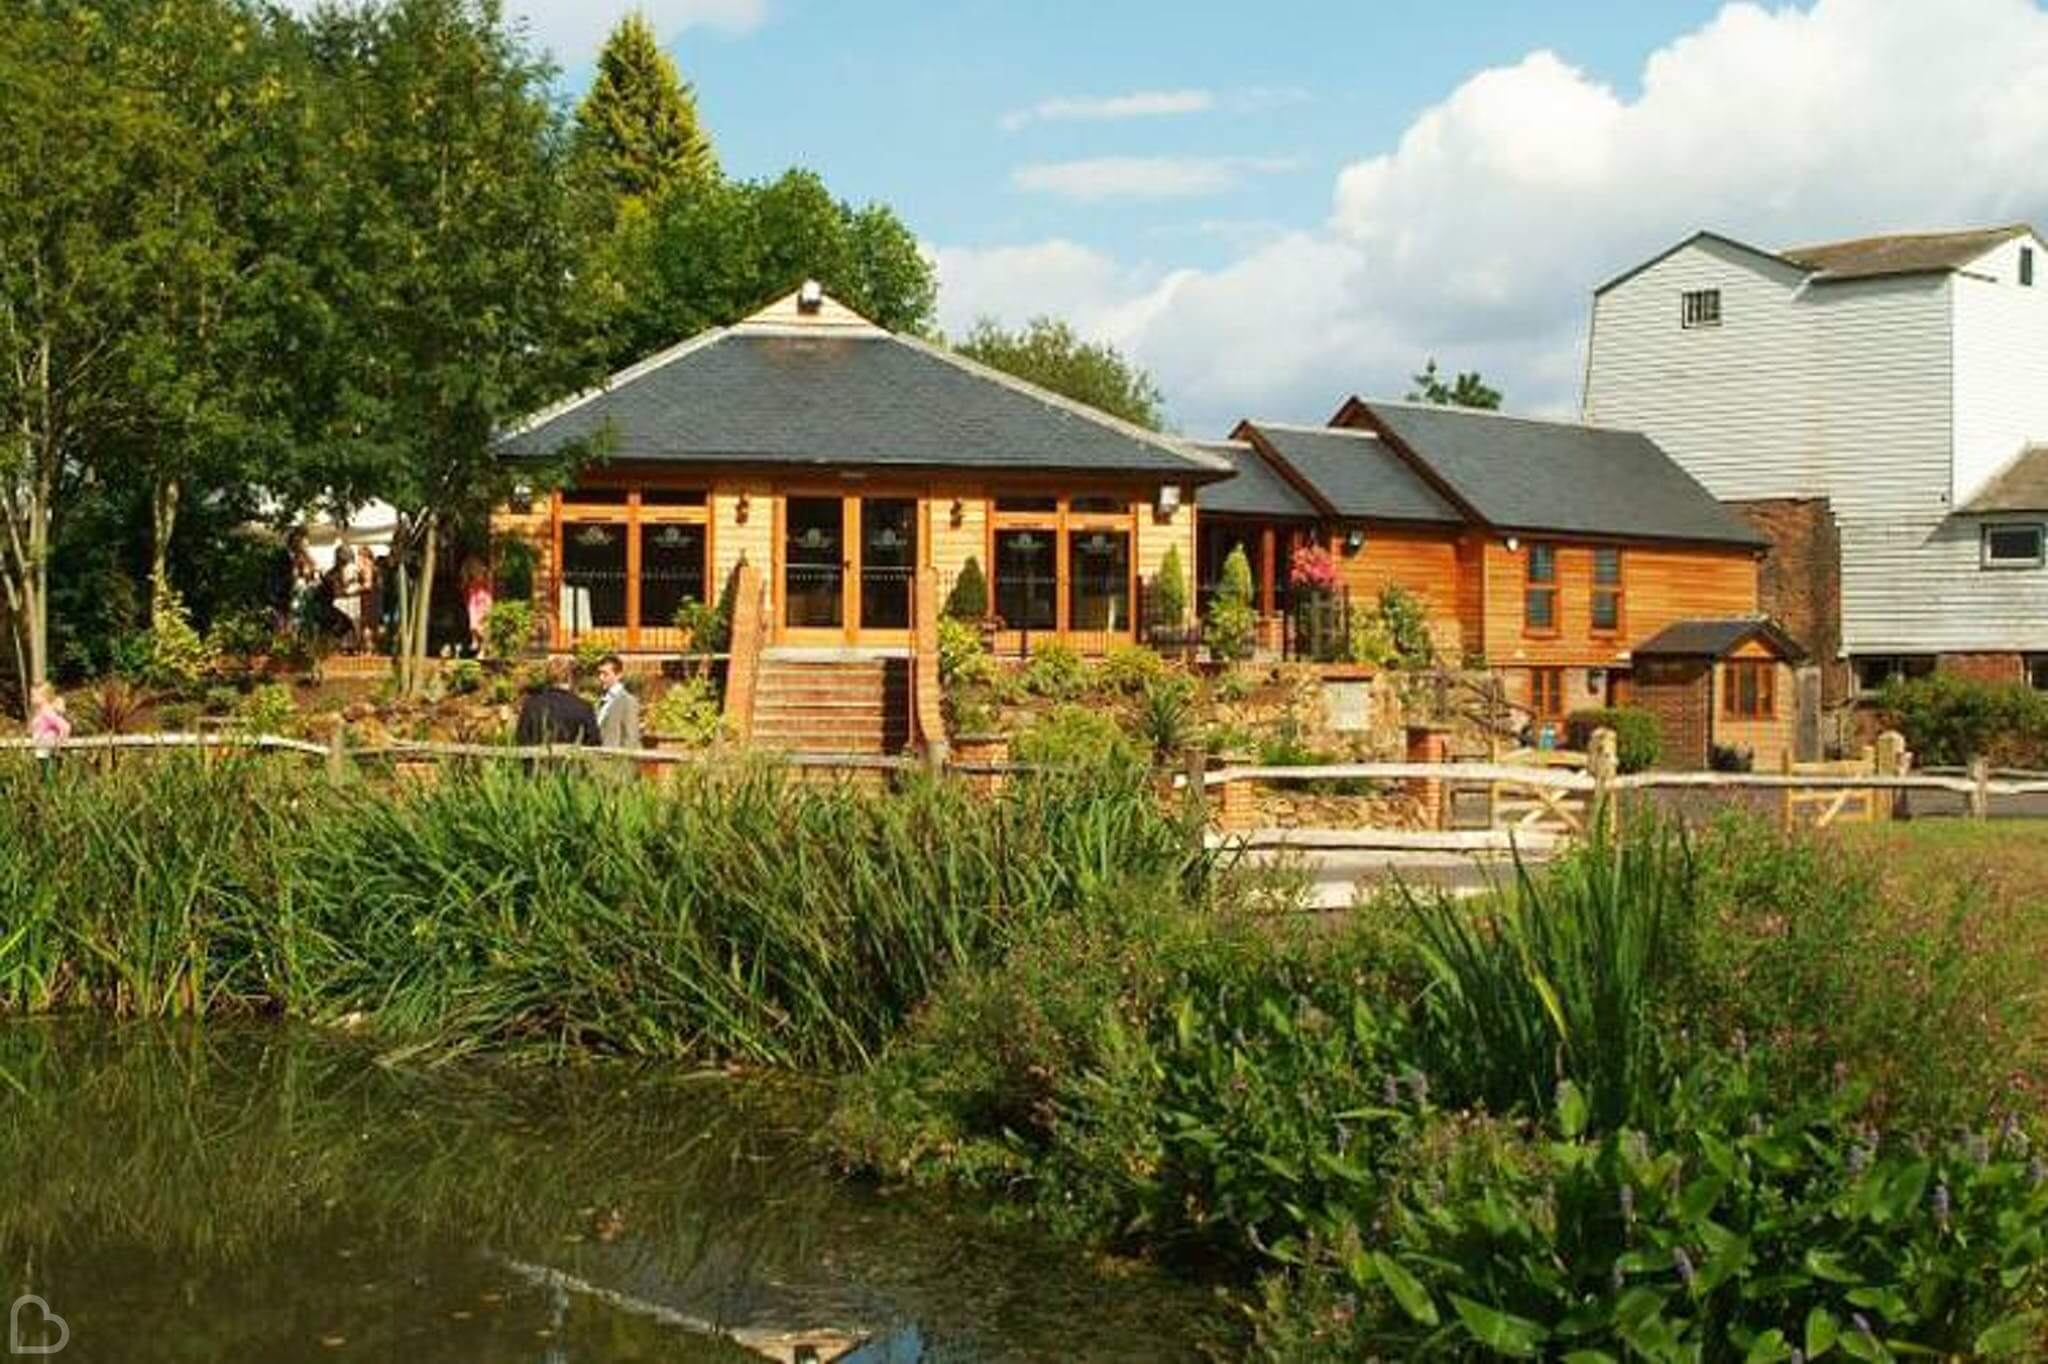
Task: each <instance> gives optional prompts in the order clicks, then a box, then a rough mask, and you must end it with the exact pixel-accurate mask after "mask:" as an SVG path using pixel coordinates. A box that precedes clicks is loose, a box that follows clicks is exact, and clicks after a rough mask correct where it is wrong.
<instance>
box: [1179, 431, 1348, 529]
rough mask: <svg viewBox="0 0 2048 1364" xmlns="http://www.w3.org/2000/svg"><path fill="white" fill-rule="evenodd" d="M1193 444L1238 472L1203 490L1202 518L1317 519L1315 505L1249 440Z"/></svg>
mask: <svg viewBox="0 0 2048 1364" xmlns="http://www.w3.org/2000/svg"><path fill="white" fill-rule="evenodd" d="M1194 444H1195V445H1196V446H1197V447H1198V448H1200V449H1202V450H1206V451H1207V452H1209V453H1210V454H1212V455H1218V456H1220V457H1222V458H1224V459H1227V460H1229V461H1230V464H1231V467H1232V468H1234V469H1236V470H1237V476H1236V477H1235V478H1226V479H1224V480H1223V481H1222V482H1221V483H1212V484H1210V485H1209V486H1208V487H1205V488H1203V489H1202V493H1201V500H1200V504H1199V505H1200V507H1201V512H1202V514H1203V515H1205V516H1207V515H1210V514H1212V513H1220V514H1222V515H1224V516H1260V517H1269V518H1273V519H1277V520H1289V521H1292V520H1300V521H1313V520H1314V519H1315V518H1316V516H1317V514H1318V513H1317V510H1316V506H1315V504H1314V503H1312V502H1310V501H1309V500H1308V499H1307V498H1306V497H1303V496H1302V495H1301V493H1300V491H1299V490H1298V489H1296V488H1295V486H1294V485H1293V484H1291V483H1289V482H1288V481H1287V480H1286V479H1285V478H1284V477H1282V476H1281V473H1280V471H1279V470H1278V469H1275V468H1274V467H1273V466H1272V465H1271V464H1269V463H1267V462H1266V460H1265V459H1264V458H1262V457H1261V456H1260V454H1259V452H1258V451H1257V450H1255V449H1253V448H1252V444H1251V442H1250V441H1243V440H1213V441H1212V440H1203V441H1196V442H1194Z"/></svg>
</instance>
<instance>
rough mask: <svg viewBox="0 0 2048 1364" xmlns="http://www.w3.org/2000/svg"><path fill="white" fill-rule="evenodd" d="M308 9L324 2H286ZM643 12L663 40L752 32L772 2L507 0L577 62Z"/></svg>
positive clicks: (513, 12)
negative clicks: (704, 32)
mask: <svg viewBox="0 0 2048 1364" xmlns="http://www.w3.org/2000/svg"><path fill="white" fill-rule="evenodd" d="M285 3H286V4H287V6H288V7H289V8H292V9H296V10H299V11H300V12H302V13H303V12H306V11H309V10H311V9H313V8H314V7H315V5H316V4H318V3H319V0H285ZM636 9H637V10H639V11H641V12H642V13H643V14H645V15H646V16H647V21H648V22H649V23H651V24H652V25H654V32H655V34H656V36H658V37H659V38H660V39H661V41H663V42H664V43H666V42H671V41H673V40H674V39H675V37H676V35H678V34H680V33H682V32H683V31H684V30H686V29H692V28H709V29H713V30H715V31H717V32H721V33H730V34H740V33H750V32H752V31H753V30H754V29H756V28H759V27H760V26H761V24H762V23H763V22H764V21H765V20H766V19H767V17H768V0H506V3H505V17H506V19H507V20H508V21H510V22H513V23H516V24H520V25H522V26H523V27H524V28H525V30H526V32H527V33H528V35H530V36H531V37H532V39H533V40H534V42H535V43H536V44H538V45H539V46H541V47H544V48H546V49H547V50H548V51H549V52H551V53H553V54H554V58H555V60H556V61H557V62H559V63H562V64H565V65H573V64H575V63H578V62H584V61H588V60H590V59H591V58H592V57H595V56H596V55H597V50H598V49H599V48H600V47H602V46H604V40H605V37H606V35H607V34H609V33H610V32H611V31H612V28H613V27H614V26H615V25H616V24H617V23H618V22H619V20H621V19H623V18H625V17H626V15H628V14H630V13H632V12H633V11H634V10H636Z"/></svg>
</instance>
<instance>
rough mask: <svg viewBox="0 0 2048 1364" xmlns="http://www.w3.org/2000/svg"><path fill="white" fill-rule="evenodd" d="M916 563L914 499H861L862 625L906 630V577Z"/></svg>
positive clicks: (870, 627) (908, 605)
mask: <svg viewBox="0 0 2048 1364" xmlns="http://www.w3.org/2000/svg"><path fill="white" fill-rule="evenodd" d="M916 565H917V502H916V501H915V500H914V499H911V498H899V497H863V498H862V499H861V500H860V623H861V628H863V629H867V630H907V629H909V628H910V578H911V575H912V573H914V572H915V571H916Z"/></svg>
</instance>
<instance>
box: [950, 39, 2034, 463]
mask: <svg viewBox="0 0 2048 1364" xmlns="http://www.w3.org/2000/svg"><path fill="white" fill-rule="evenodd" d="M1076 164H1083V165H1086V164H1093V165H1095V166H1098V167H1102V166H1106V165H1110V164H1113V163H1100V162H1099V163H1076ZM1239 174H1242V171H1240V172H1239ZM1069 176H1070V178H1069V179H1068V180H1067V182H1066V184H1065V190H1066V191H1067V192H1073V191H1075V190H1078V189H1079V188H1081V187H1083V186H1090V185H1099V184H1101V183H1103V182H1104V181H1108V180H1113V179H1114V178H1115V177H1114V175H1110V174H1106V173H1104V172H1102V171H1099V170H1098V171H1097V172H1094V173H1091V174H1088V175H1082V174H1080V173H1072V172H1070V173H1069ZM1162 178H1165V179H1169V180H1170V177H1162ZM1189 182H1193V183H1199V177H1187V178H1186V179H1184V180H1183V181H1182V182H1181V183H1189ZM1212 183H1213V173H1212ZM1046 187H1047V188H1052V186H1046ZM1186 192H1194V191H1192V190H1189V191H1186ZM2015 219H2033V220H2035V221H2036V222H2041V223H2043V224H2044V225H2048V12H2044V11H2043V10H2042V9H2041V8H2039V7H2038V6H2037V5H2035V4H2033V3H2030V0H1939V2H1938V3H1937V2H1936V0H1818V3H1815V4H1813V5H1811V6H1809V7H1807V8H1803V9H1773V10H1766V9H1763V8H1761V7H1759V6H1757V5H1753V4H1730V5H1728V6H1726V7H1725V8H1723V9H1722V10H1721V11H1720V12H1719V13H1718V14H1717V15H1715V16H1714V17H1713V18H1712V19H1711V20H1709V21H1708V22H1707V23H1705V24H1704V25H1703V26H1701V27H1700V28H1698V29H1696V30H1694V31H1692V32H1690V33H1687V34H1684V35H1683V36H1681V37H1678V38H1676V39H1674V40H1673V41H1672V42H1670V43H1669V44H1667V45H1666V46H1665V47H1663V48H1662V49H1660V50H1659V51H1658V52H1656V53H1655V54H1653V55H1652V56H1651V57H1650V58H1649V59H1648V61H1647V63H1646V64H1645V67H1644V69H1643V72H1642V81H1641V93H1640V94H1638V95H1635V96H1633V97H1630V96H1628V95H1625V94H1623V93H1621V92H1618V91H1617V90H1615V89H1613V88H1611V87H1609V86H1607V85H1605V84H1603V83H1601V82H1599V81H1596V80H1593V79H1591V78H1590V77H1588V76H1587V75H1586V74H1585V73H1584V72H1583V71H1581V70H1579V69H1577V68H1575V67H1574V66H1572V65H1571V63H1570V62H1569V61H1568V60H1567V59H1566V58H1565V57H1563V56H1560V55H1558V54H1556V53H1552V52H1545V51H1539V52H1534V53H1531V54H1530V55H1528V56H1527V57H1525V58H1523V59H1522V60H1520V61H1518V62H1516V63H1514V64H1512V65H1507V66H1501V67H1495V68H1491V69H1488V70H1484V71H1481V72H1478V73H1477V74H1475V75H1473V76H1472V77H1470V78H1469V79H1467V80H1465V81H1464V82H1463V83H1462V84H1460V85H1459V86H1457V87H1456V88H1455V89H1454V90H1452V91H1451V92H1450V93H1449V94H1448V95H1447V96H1446V97H1445V98H1444V99H1443V100H1442V102H1440V103H1438V104H1436V105H1434V106H1433V107H1431V108H1429V109H1426V110H1424V111H1423V112H1422V113H1421V114H1419V115H1418V116H1417V117H1416V118H1415V119H1414V120H1413V121H1412V122H1411V123H1410V124H1409V126H1408V127H1407V128H1406V130H1405V131H1404V132H1403V133H1402V135H1401V136H1400V137H1399V138H1398V139H1397V140H1396V142H1395V144H1394V145H1393V146H1392V147H1391V148H1390V149H1388V150H1385V151H1383V152H1380V153H1378V154H1375V155H1370V156H1367V157H1365V158H1364V159H1361V160H1359V161H1357V162H1354V163H1353V164H1351V165H1349V166H1347V167H1345V168H1344V169H1343V171H1342V172H1341V173H1340V174H1339V175H1338V176H1337V179H1336V183H1335V185H1334V187H1333V193H1332V207H1331V213H1330V216H1329V218H1328V220H1327V221H1326V222H1324V223H1322V224H1320V225H1317V226H1313V227H1302V228H1300V229H1298V230H1296V231H1293V232H1291V233H1288V234H1286V235H1283V236H1280V237H1278V238H1276V239H1272V240H1267V241H1264V242H1261V243H1258V244H1256V245H1255V246H1254V247H1252V248H1250V249H1248V250H1246V251H1245V252H1244V254H1242V255H1241V256H1240V257H1239V258H1238V259H1237V260H1235V261H1234V262H1233V263H1231V264H1230V265H1228V266H1226V267H1224V268H1222V269H1215V270H1199V271H1193V270H1180V271H1176V270H1172V269H1170V268H1167V267H1164V266H1157V265H1154V266H1146V267H1143V268H1135V267H1125V266H1122V265H1120V264H1119V263H1118V262H1117V261H1115V260H1113V259H1110V258H1108V257H1103V256H1099V255H1098V254H1097V253H1092V252H1086V251H1085V249H1084V248H1080V247H1075V246H1072V245H1071V244H1062V245H1063V246H1064V247H1065V255H1064V256H1061V255H1060V254H1059V253H1052V254H1039V251H1040V248H1029V247H1027V248H1007V249H1006V250H1007V252H1008V254H1002V255H1001V256H1000V259H1001V265H1000V267H999V268H988V267H989V264H990V262H991V261H993V260H995V259H997V258H998V255H999V253H997V252H961V251H941V252H939V253H938V258H939V260H940V266H941V278H942V282H943V285H944V287H945V288H946V289H952V288H953V287H954V284H955V281H956V279H975V280H978V282H977V283H975V284H973V285H972V286H968V287H971V289H972V290H973V292H974V293H975V294H976V301H977V307H979V308H980V309H982V310H983V311H989V312H993V313H995V314H997V315H998V316H1003V317H1006V318H1011V319H1014V318H1017V317H1020V316H1022V315H1026V314H1028V313H1029V312H1032V311H1044V310H1045V308H1046V307H1047V306H1051V305H1050V304H1046V305H1043V306H1034V300H1036V299H1038V298H1040V297H1041V291H1040V283H1041V278H1042V276H1041V273H1040V272H1042V271H1043V272H1047V273H1046V274H1045V275H1044V276H1043V277H1044V278H1050V279H1054V280H1056V282H1057V287H1056V288H1054V289H1053V290H1051V291H1050V292H1049V293H1047V294H1045V295H1043V296H1044V297H1047V298H1052V297H1057V298H1060V299H1062V300H1064V301H1065V302H1064V303H1063V307H1065V309H1066V310H1067V311H1070V312H1071V313H1072V314H1073V315H1074V316H1075V317H1076V318H1077V321H1078V320H1081V319H1086V320H1087V325H1088V326H1089V327H1090V328H1091V329H1092V330H1094V331H1095V332H1096V334H1099V335H1102V336H1105V337H1107V338H1108V339H1111V340H1113V341H1115V342H1116V343H1117V344H1119V345H1121V346H1123V347H1125V348H1126V349H1127V350H1129V351H1131V352H1132V353H1133V354H1135V355H1136V356H1137V357H1138V358H1139V359H1140V360H1141V361H1142V362H1144V363H1145V364H1147V365H1148V366H1150V367H1151V368H1152V369H1153V371H1154V372H1155V374H1156V375H1157V377H1158V378H1159V380H1160V381H1161V383H1162V385H1163V386H1164V387H1165V389H1166V392H1167V395H1168V398H1169V400H1170V402H1171V403H1172V405H1173V410H1174V413H1175V415H1176V418H1177V419H1178V420H1179V421H1180V422H1181V423H1182V425H1183V426H1184V427H1185V428H1186V429H1188V430H1190V431H1196V432H1213V431H1217V430H1220V429H1222V428H1224V427H1226V426H1227V425H1228V424H1229V423H1230V421H1231V420H1232V419H1234V418H1235V417H1238V416H1241V415H1245V414H1246V413H1247V412H1256V413H1260V414H1263V415H1267V416H1278V417H1295V418H1307V419H1321V418H1323V417H1325V416H1327V415H1328V414H1329V412H1330V411H1332V410H1334V408H1335V407H1336V404H1337V402H1338V400H1339V399H1340V398H1341V397H1342V396H1343V395H1345V394H1347V393H1349V392H1352V391H1354V390H1362V391H1366V392H1376V393H1380V394H1388V393H1398V392H1400V391H1401V390H1402V389H1403V388H1404V386H1405V384H1406V379H1407V376H1408V374H1409V373H1410V372H1411V371H1412V370H1413V369H1415V368H1416V367H1417V366H1419V364H1420V363H1421V361H1422V360H1423V359H1424V357H1425V356H1428V355H1430V354H1435V355H1437V356H1439V357H1440V358H1441V359H1442V360H1443V362H1444V363H1445V364H1446V365H1453V366H1457V367H1460V368H1473V367H1477V368H1479V369H1481V370H1483V371H1484V372H1485V373H1486V375H1487V377H1488V379H1489V380H1491V381H1493V382H1495V383H1496V384H1497V385H1498V386H1500V387H1502V388H1504V389H1505V390H1506V391H1507V394H1508V400H1509V404H1510V405H1511V406H1512V407H1514V408H1517V409H1519V410H1523V411H1537V412H1551V413H1565V412H1569V411H1571V410H1573V409H1574V407H1575V406H1576V401H1577V385H1578V382H1579V377H1580V370H1579V366H1580V355H1581V349H1580V348H1581V346H1582V344H1583V332H1584V328H1585V320H1586V314H1587V309H1588V306H1589V298H1590V292H1591V289H1592V287H1593V286H1594V285H1595V284H1596V283H1598V282H1599V281H1600V280H1602V279H1605V278H1607V277H1608V276H1610V275H1612V274H1615V273H1617V272H1619V271H1620V270H1622V269H1625V268H1626V267H1628V266H1630V265H1633V264H1635V263H1637V262H1639V261H1641V260H1642V259H1644V258H1646V257H1647V256H1649V255H1650V254H1651V253H1653V252H1655V251H1657V250H1659V249H1661V248H1662V247H1664V246H1667V245H1669V244H1671V243H1672V242H1674V241H1677V240H1678V239H1679V238H1681V237H1683V236H1684V235H1686V234H1687V233H1689V232H1691V231H1692V230H1694V229H1695V228H1699V227H1709V228H1714V229H1716V230H1719V231H1722V232H1726V233H1728V234H1730V235H1732V236H1735V237H1737V238H1741V239H1744V240H1750V241H1754V242H1756V243H1757V244H1759V245H1763V246H1782V245H1787V244H1790V243H1794V242H1801V241H1809V240H1816V239H1825V238H1828V237H1831V236H1848V235H1857V234H1862V233H1867V232H1879V231H1885V230H1907V229H1937V228H1943V227H1953V226H1965V225H1971V224H1983V223H1995V222H2007V221H2012V220H2015ZM1074 253H1081V254H1080V255H1078V256H1077V255H1075V254H1074ZM1084 262H1085V268H1080V267H1081V266H1082V264H1083V263H1084ZM942 297H943V294H942Z"/></svg>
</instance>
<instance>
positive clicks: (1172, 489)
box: [1159, 483, 1180, 521]
mask: <svg viewBox="0 0 2048 1364" xmlns="http://www.w3.org/2000/svg"><path fill="white" fill-rule="evenodd" d="M1179 510H1180V484H1178V483H1162V484H1160V485H1159V519H1160V520H1162V521H1165V520H1170V519H1171V518H1172V516H1173V514H1174V513H1175V512H1177V511H1179Z"/></svg>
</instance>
